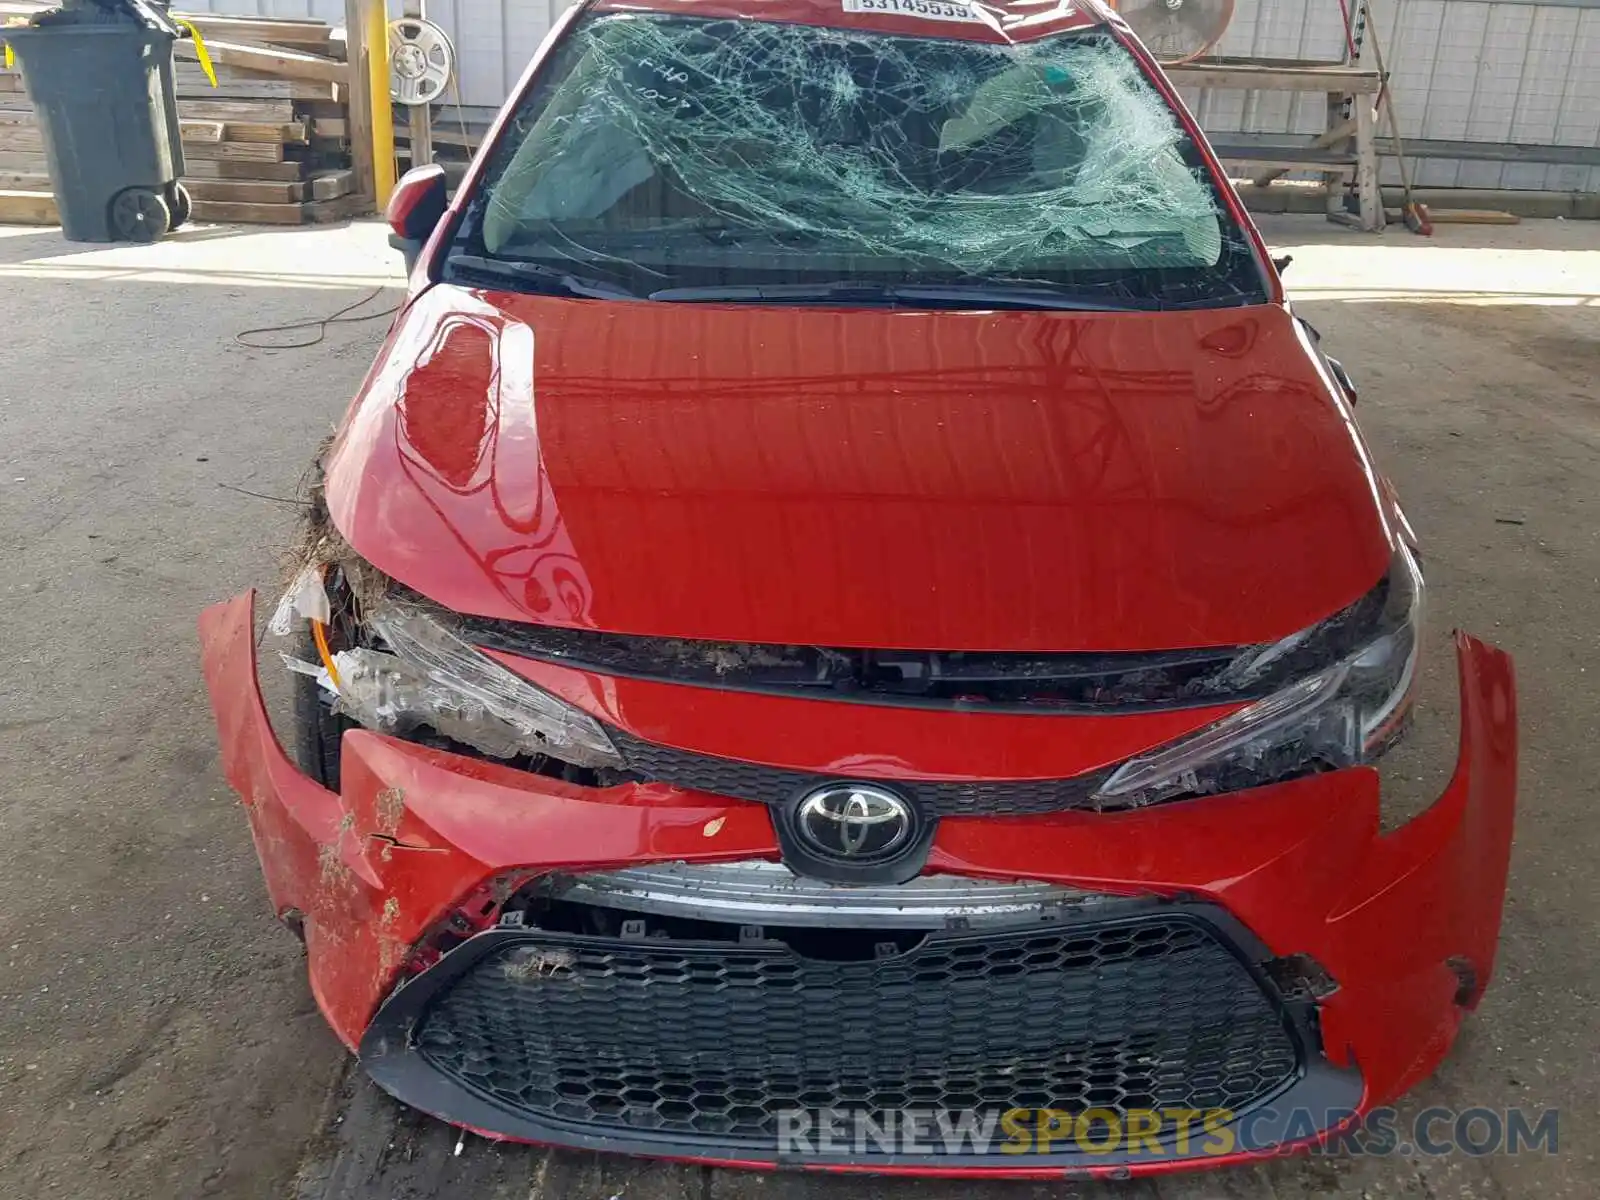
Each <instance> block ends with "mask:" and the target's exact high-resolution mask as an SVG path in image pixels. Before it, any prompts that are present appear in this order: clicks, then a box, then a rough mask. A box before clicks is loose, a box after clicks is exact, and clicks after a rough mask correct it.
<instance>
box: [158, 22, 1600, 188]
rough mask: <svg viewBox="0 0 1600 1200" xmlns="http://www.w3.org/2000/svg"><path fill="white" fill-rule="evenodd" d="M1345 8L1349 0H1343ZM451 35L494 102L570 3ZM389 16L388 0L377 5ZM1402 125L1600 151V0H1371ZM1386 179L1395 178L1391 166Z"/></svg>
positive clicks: (1532, 179) (473, 90)
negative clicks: (1536, 0) (383, 5)
mask: <svg viewBox="0 0 1600 1200" xmlns="http://www.w3.org/2000/svg"><path fill="white" fill-rule="evenodd" d="M1351 2H1352V3H1353V0H1351ZM426 3H427V12H428V15H429V17H430V18H431V19H433V20H435V21H437V22H439V24H440V25H442V26H443V27H444V28H445V29H446V30H448V31H449V33H450V35H451V37H452V38H453V39H454V40H455V43H456V48H457V53H458V55H459V58H460V63H461V93H462V94H461V100H462V103H463V104H465V105H466V106H468V107H469V108H486V109H492V108H495V107H497V106H498V105H499V104H500V102H501V101H502V100H503V99H504V98H505V95H506V93H507V92H508V91H509V90H510V88H511V86H512V85H513V84H514V83H515V82H516V80H517V77H518V76H519V75H520V74H521V72H522V69H523V67H524V66H525V65H526V64H527V61H528V58H529V57H530V56H531V55H532V54H533V51H534V49H535V48H536V47H537V46H538V44H539V41H540V39H541V38H543V36H544V34H545V32H546V30H548V29H549V27H550V24H551V22H552V21H553V20H554V19H555V17H556V15H557V14H559V13H560V12H561V11H562V10H563V9H565V8H566V7H567V3H568V0H426ZM1236 4H1237V7H1236V10H1235V13H1234V19H1233V23H1232V25H1231V26H1230V27H1229V29H1228V33H1227V34H1226V36H1225V37H1224V38H1223V40H1222V44H1221V46H1220V47H1219V52H1220V53H1223V54H1229V55H1254V56H1258V57H1266V58H1304V59H1336V58H1338V57H1339V53H1340V47H1341V44H1342V42H1343V39H1344V25H1343V22H1342V19H1341V17H1340V9H1339V0H1236ZM179 7H183V8H190V9H202V10H211V11H215V12H231V13H255V14H261V15H269V16H283V17H305V16H314V17H320V18H322V19H324V20H328V21H331V22H334V23H335V24H342V23H343V20H344V0H180V5H179ZM389 7H390V9H391V10H392V11H393V12H395V13H396V14H398V12H399V10H400V3H399V0H389ZM1375 7H1376V9H1377V12H1378V31H1379V34H1380V36H1381V38H1382V45H1383V49H1384V56H1385V58H1386V60H1387V61H1388V64H1389V67H1390V70H1391V71H1392V72H1393V78H1394V87H1395V95H1396V97H1397V99H1398V103H1399V108H1400V115H1401V118H1402V120H1401V133H1402V135H1403V136H1405V137H1409V138H1426V139H1430V140H1436V141H1457V142H1459V141H1473V142H1515V143H1521V144H1525V145H1546V146H1549V145H1557V146H1576V147H1584V148H1588V149H1595V148H1600V0H1553V2H1551V3H1542V4H1540V3H1528V2H1526V0H1393V2H1387V3H1386V2H1384V0H1377V3H1376V5H1375ZM1190 103H1191V104H1193V105H1194V107H1195V109H1196V112H1197V113H1198V115H1199V117H1200V120H1201V124H1202V125H1203V126H1204V127H1205V129H1206V130H1207V131H1208V132H1210V133H1214V134H1222V133H1240V132H1243V133H1259V134H1306V135H1308V136H1309V135H1310V134H1313V133H1315V132H1317V131H1318V130H1320V129H1321V128H1322V121H1323V113H1324V110H1325V101H1324V99H1323V97H1321V96H1316V95H1311V94H1299V95H1296V94H1291V93H1287V92H1236V91H1235V92H1211V93H1206V94H1201V95H1199V96H1191V97H1190ZM1384 174H1385V178H1386V179H1387V180H1389V181H1391V182H1393V181H1398V173H1397V171H1396V168H1395V164H1394V163H1393V162H1388V163H1386V164H1385V167H1384ZM1414 178H1415V179H1416V181H1417V182H1418V183H1419V184H1422V185H1426V186H1436V187H1451V186H1461V187H1508V188H1534V189H1538V188H1548V189H1552V190H1557V191H1600V166H1588V165H1558V164H1547V163H1526V162H1522V163H1515V162H1514V163H1499V162H1477V161H1469V160H1450V159H1437V158H1434V159H1423V160H1417V161H1416V163H1415V166H1414Z"/></svg>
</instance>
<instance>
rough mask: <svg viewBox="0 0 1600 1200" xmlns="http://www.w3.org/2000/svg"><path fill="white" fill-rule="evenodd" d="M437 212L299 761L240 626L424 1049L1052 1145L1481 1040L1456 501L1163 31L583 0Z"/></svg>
mask: <svg viewBox="0 0 1600 1200" xmlns="http://www.w3.org/2000/svg"><path fill="white" fill-rule="evenodd" d="M390 216H391V222H392V223H393V224H394V225H395V227H396V240H397V241H398V242H399V243H400V244H402V245H403V246H405V248H406V249H407V250H408V253H409V255H410V257H411V258H412V260H413V262H414V267H413V270H412V273H411V283H410V289H409V293H408V297H407V300H406V303H405V306H404V308H403V310H402V312H401V313H400V315H399V317H398V318H397V319H396V321H395V324H394V328H393V330H392V332H391V333H390V335H389V338H388V341H387V343H386V344H385V346H384V348H383V351H382V353H381V354H380V355H379V357H378V360H377V362H376V364H375V365H374V367H373V368H372V371H371V373H370V375H369V377H368V379H367V381H366V383H365V385H364V387H363V388H362V391H361V394H360V395H359V397H358V398H357V399H356V401H355V403H354V405H353V406H352V408H351V410H350V412H349V415H348V417H347V418H346V420H345V422H344V425H343V427H342V429H341V430H340V432H339V434H338V436H337V438H336V439H335V440H334V441H333V443H332V444H331V446H330V447H329V448H328V450H327V451H326V453H325V454H324V455H323V456H322V458H321V459H320V460H319V464H318V470H317V473H316V476H315V486H314V487H313V490H312V496H311V500H312V504H311V506H310V512H311V519H310V521H309V522H308V526H307V530H306V536H305V541H304V544H303V547H302V550H301V564H300V566H301V569H300V570H299V571H298V572H297V573H296V577H295V579H294V581H293V583H292V584H291V586H290V588H289V590H288V592H287V594H286V595H285V596H284V599H283V601H282V602H281V604H280V605H279V607H278V611H277V614H276V616H275V617H274V619H273V621H272V622H271V624H272V626H273V627H274V628H275V629H276V630H277V631H278V632H281V633H286V634H288V635H290V636H292V637H294V638H295V639H296V648H297V650H298V652H297V653H291V654H287V655H285V656H284V657H285V659H286V660H287V662H288V665H289V667H290V668H291V669H292V670H294V671H295V672H296V673H297V674H296V683H297V686H298V689H299V690H298V692H297V704H296V712H295V720H296V724H297V728H296V729H295V730H294V734H293V737H292V738H290V739H287V740H290V741H292V742H293V745H294V747H295V750H294V755H293V757H291V756H290V755H289V754H287V753H286V752H285V751H284V749H282V748H281V747H280V743H279V741H278V740H277V738H276V736H275V734H274V731H273V729H272V727H271V725H270V724H269V721H268V717H267V714H266V711H265V709H264V707H263V704H262V700H261V696H260V692H259V690H258V687H257V681H256V674H255V660H254V638H253V619H252V605H251V600H250V598H249V597H248V596H245V597H240V598H238V599H236V600H233V601H231V602H229V603H226V604H222V605H219V606H217V607H215V608H212V609H210V610H208V611H207V612H206V613H205V615H204V616H203V617H202V619H201V632H202V637H203V641H204V658H205V674H206V679H207V682H208V684H209V686H210V691H211V697H212V703H213V705H214V708H215V710H216V716H217V724H218V728H219V731H220V734H221V744H222V756H223V762H224V764H225V767H226V771H227V774H228V778H229V780H230V781H231V782H232V784H233V785H234V786H235V787H236V788H237V789H238V791H239V793H240V795H241V796H242V798H243V801H244V805H245V808H246V811H247V813H248V816H249V819H250V825H251V829H252V832H253V833H254V836H255V842H256V846H257V849H258V850H259V853H260V856H261V861H262V866H263V868H264V870H265V872H266V878H267V885H268V889H269V891H270V893H271V898H272V903H273V904H274V906H275V907H276V909H277V912H278V913H279V915H280V916H282V917H283V919H284V920H285V921H287V922H289V923H291V924H292V925H293V926H294V927H296V928H297V929H298V930H300V931H301V933H302V934H303V936H304V938H305V943H306V948H307V953H308V958H309V964H310V975H311V984H312V987H313V989H314V991H315V993H316V997H317V1001H318V1003H319V1004H320V1005H321V1007H322V1010H323V1012H324V1013H325V1014H326V1015H327V1018H328V1020H329V1021H330V1023H331V1024H332V1026H333V1028H334V1029H335V1030H336V1031H337V1032H338V1034H339V1036H340V1037H341V1038H342V1039H343V1040H344V1042H345V1043H346V1044H347V1045H348V1046H350V1047H351V1048H352V1049H353V1050H355V1051H356V1052H357V1053H358V1054H359V1055H360V1057H361V1061H362V1064H363V1065H364V1066H365V1068H366V1069H367V1070H368V1071H369V1072H370V1073H371V1074H372V1076H373V1077H374V1078H375V1079H376V1080H377V1081H378V1082H379V1083H380V1084H381V1085H382V1086H383V1087H385V1088H386V1089H388V1090H389V1091H390V1092H392V1093H393V1094H394V1095H396V1096H398V1097H399V1098H400V1099H402V1100H404V1101H407V1102H408V1103H410V1104H413V1105H416V1106H418V1107H420V1108H423V1109H425V1110H427V1111H428V1112H431V1113H434V1114H437V1115H438V1116H440V1117H442V1118H444V1119H445V1120H448V1121H452V1122H455V1123H457V1124H460V1125H463V1126H466V1127H469V1128H473V1129H477V1130H479V1131H481V1132H483V1133H486V1134H487V1135H489V1136H492V1137H506V1138H515V1139H525V1140H531V1141H538V1142H548V1143H556V1144H562V1145H569V1146H579V1147H592V1148H600V1149H613V1150H621V1151H626V1152H630V1153H638V1154H650V1155H662V1156H668V1157H680V1158H693V1159H700V1160H709V1161H718V1162H724V1163H735V1164H743V1165H752V1166H759V1165H767V1166H770V1165H774V1164H781V1165H798V1166H804V1167H816V1168H822V1169H835V1170H880V1171H881V1170H892V1171H912V1172H926V1173H939V1172H945V1173H964V1172H993V1173H1011V1174H1034V1175H1040V1176H1058V1175H1060V1174H1061V1172H1062V1171H1063V1170H1077V1169H1081V1170H1091V1171H1124V1170H1128V1169H1132V1170H1141V1169H1161V1168H1170V1167H1172V1166H1175V1165H1190V1164H1198V1163H1215V1162H1221V1161H1226V1160H1229V1159H1236V1158H1239V1157H1244V1156H1249V1155H1253V1154H1261V1153H1270V1152H1275V1151H1277V1150H1280V1149H1289V1148H1295V1147H1298V1146H1305V1145H1309V1144H1312V1143H1314V1142H1316V1141H1318V1140H1320V1139H1326V1138H1327V1137H1329V1136H1330V1135H1331V1134H1333V1133H1334V1132H1336V1131H1339V1130H1343V1129H1345V1128H1348V1127H1349V1125H1350V1123H1351V1122H1352V1121H1353V1120H1356V1119H1359V1116H1360V1114H1362V1113H1364V1112H1366V1111H1367V1110H1369V1109H1371V1108H1372V1107H1373V1106H1375V1105H1379V1104H1383V1103H1386V1102H1388V1101H1389V1100H1391V1099H1393V1098H1395V1097H1396V1096H1398V1095H1399V1094H1400V1093H1402V1092H1403V1091H1405V1090H1406V1089H1407V1088H1409V1087H1410V1086H1411V1085H1413V1084H1414V1083H1416V1082H1417V1081H1418V1080H1419V1079H1421V1078H1422V1077H1423V1076H1425V1075H1426V1074H1427V1073H1428V1072H1429V1071H1430V1070H1432V1068H1433V1067H1434V1066H1435V1065H1436V1064H1437V1063H1438V1061H1439V1060H1440V1058H1441V1057H1442V1056H1443V1055H1444V1053H1445V1052H1446V1050H1447V1048H1448V1047H1449V1045H1450V1043H1451V1041H1452V1039H1453V1037H1454V1035H1455V1032H1456V1029H1457V1027H1458V1025H1459V1024H1460V1022H1461V1020H1462V1018H1463V1015H1464V1013H1465V1012H1466V1011H1467V1010H1468V1009H1470V1008H1471V1007H1472V1006H1473V1005H1475V1004H1476V1003H1477V1001H1478V999H1479V997H1480V996H1481V994H1482V992H1483V989H1484V986H1485V985H1486V983H1487V981H1488V979H1489V976H1490V971H1491V967H1492V963H1493V958H1494V950H1495V942H1496V937H1497V932H1498V927H1499V921H1500V908H1501V902H1502V896H1503V892H1504V887H1505V876H1506V867H1507V857H1508V852H1509V845H1510V839H1511V825H1512V809H1513V798H1514V788H1515V758H1516V731H1515V700H1514V692H1513V684H1512V672H1511V664H1510V662H1509V661H1508V659H1507V658H1506V657H1505V655H1503V654H1502V653H1500V652H1499V651H1497V650H1494V649H1492V648H1491V647H1489V646H1486V645H1484V644H1483V643H1481V642H1478V641H1476V640H1474V639H1472V638H1470V637H1467V636H1464V635H1461V636H1458V637H1457V639H1456V648H1457V654H1458V657H1459V679H1460V701H1461V702H1460V711H1461V735H1460V750H1459V759H1458V762H1457V765H1456V768H1455V773H1454V776H1453V779H1452V780H1451V782H1450V783H1449V785H1448V787H1447V788H1446V789H1445V791H1444V793H1443V794H1442V795H1441V796H1439V797H1438V799H1437V800H1436V801H1434V802H1433V803H1432V804H1431V805H1430V806H1428V807H1426V809H1425V810H1424V811H1422V812H1421V813H1420V815H1417V816H1415V817H1414V819H1411V820H1409V821H1408V822H1406V823H1403V824H1400V825H1399V826H1398V827H1396V828H1392V829H1390V828H1386V826H1385V825H1384V824H1380V809H1381V806H1382V805H1383V804H1384V803H1385V800H1386V796H1385V780H1384V766H1385V763H1384V755H1385V753H1386V751H1387V750H1389V748H1390V747H1391V746H1393V745H1394V744H1395V743H1396V742H1397V740H1398V739H1400V738H1401V737H1402V735H1403V734H1404V733H1405V731H1406V729H1407V725H1408V718H1409V715H1410V712H1411V709H1412V698H1413V693H1414V690H1415V681H1416V679H1417V677H1418V666H1417V664H1418V657H1419V653H1420V650H1421V641H1420V637H1419V628H1420V621H1421V617H1422V610H1423V582H1422V577H1421V574H1420V572H1419V569H1418V559H1417V555H1416V553H1415V549H1414V546H1413V545H1412V537H1411V534H1410V530H1409V526H1408V525H1407V524H1406V521H1405V519H1404V517H1403V516H1402V515H1401V513H1400V511H1399V509H1398V507H1397V506H1396V504H1395V501H1394V498H1393V495H1392V492H1391V490H1390V489H1389V488H1388V486H1387V484H1386V483H1385V481H1384V480H1383V479H1382V478H1381V477H1380V476H1379V475H1378V474H1377V473H1376V471H1375V469H1374V467H1373V464H1372V462H1371V459H1370V456H1369V454H1368V452H1367V449H1366V447H1365V445H1364V444H1363V442H1362V439H1361V435H1360V433H1359V432H1358V431H1357V429H1356V426H1355V423H1354V419H1353V417H1352V411H1351V407H1350V406H1351V402H1352V401H1353V398H1354V397H1353V394H1352V393H1351V392H1350V391H1349V387H1348V381H1347V380H1346V377H1345V376H1344V374H1343V372H1342V371H1341V370H1340V369H1339V368H1338V367H1337V365H1336V364H1333V363H1331V362H1330V360H1328V359H1327V358H1325V357H1324V356H1323V355H1322V353H1321V352H1320V350H1319V349H1318V347H1317V344H1316V339H1315V335H1314V334H1311V333H1310V332H1309V331H1308V330H1307V328H1306V327H1305V326H1304V325H1302V324H1301V323H1300V322H1298V321H1297V319H1296V318H1295V317H1294V316H1293V315H1292V314H1291V312H1290V310H1289V309H1288V307H1287V306H1286V304H1285V302H1284V298H1283V293H1282V290H1281V286H1280V284H1279V280H1278V276H1277V273H1276V271H1275V270H1274V268H1273V265H1272V263H1271V262H1270V261H1269V259H1268V257H1267V254H1266V252H1265V250H1264V247H1263V245H1262V242H1261V239H1260V236H1259V235H1258V233H1257V232H1256V230H1255V229H1254V227H1253V226H1252V224H1251V223H1250V221H1249V220H1248V218H1247V217H1246V216H1245V214H1244V213H1243V211H1242V210H1241V208H1240V206H1239V203H1238V200H1237V197H1236V196H1235V194H1234V193H1233V191H1232V190H1231V189H1230V188H1229V186H1228V185H1227V183H1226V180H1225V178H1224V177H1223V176H1222V175H1221V174H1220V172H1219V169H1218V166H1217V163H1216V161H1215V159H1214V158H1213V156H1212V154H1211V152H1210V151H1209V149H1208V148H1207V146H1206V144H1205V142H1204V140H1203V139H1202V138H1201V137H1200V135H1199V134H1198V132H1197V131H1196V128H1195V125H1194V122H1193V120H1192V119H1191V117H1190V116H1189V114H1188V113H1187V112H1186V111H1185V110H1184V108H1183V106H1182V105H1181V104H1180V103H1179V101H1178V99H1177V98H1176V96H1175V94H1174V93H1173V91H1172V88H1171V86H1170V84H1169V83H1168V82H1167V81H1166V79H1165V77H1164V76H1163V75H1162V74H1161V72H1160V71H1159V69H1157V68H1156V67H1155V66H1154V65H1153V64H1152V62H1151V60H1150V59H1149V57H1148V56H1147V55H1146V54H1145V52H1144V51H1143V49H1142V48H1141V47H1140V46H1139V45H1138V44H1137V43H1136V42H1135V41H1134V40H1133V39H1132V38H1131V36H1130V35H1129V33H1128V31H1127V30H1126V29H1125V28H1124V27H1123V26H1122V24H1121V23H1120V22H1119V21H1118V20H1117V18H1116V17H1115V15H1114V14H1112V13H1110V12H1109V11H1108V10H1105V9H1103V8H1101V7H1099V5H1098V4H1097V3H1095V2H1094V0H1084V2H1081V3H1080V2H1076V0H1074V2H1072V3H1057V2H1056V0H1043V2H1040V0H1003V2H1001V3H982V4H976V3H974V4H969V3H966V2H964V0H769V2H765V3H757V2H755V0H597V2H589V3H584V4H580V5H579V6H578V7H577V8H576V9H574V10H573V11H572V12H570V13H569V14H568V15H567V17H566V18H565V19H563V21H562V22H561V23H560V25H559V27H558V28H557V29H556V30H555V31H554V32H553V33H552V35H551V36H550V38H549V39H548V40H547V42H546V43H545V46H544V48H543V49H542V50H541V51H540V53H539V54H538V56H537V57H536V59H535V61H534V63H533V64H532V66H531V67H530V69H529V71H528V73H527V75H526V77H525V78H524V80H523V81H522V84H521V85H520V86H519V88H518V89H517V92H516V95H515V96H514V98H513V99H512V100H511V101H510V103H509V104H508V105H507V107H506V110H505V112H504V114H503V115H502V117H501V118H500V120H499V122H498V124H497V126H496V128H495V129H494V131H493V133H492V135H491V136H490V138H489V141H488V144H487V146H486V147H485V148H484V150H483V152H482V153H481V154H480V155H479V157H478V159H477V161H476V162H475V163H474V164H473V167H472V169H471V170H470V172H469V174H468V176H467V178H466V180H465V183H464V184H463V186H462V187H461V188H460V190H459V191H458V192H457V194H456V196H455V198H454V201H453V202H452V203H450V204H448V206H447V204H446V201H445V195H444V184H443V178H442V176H441V175H440V174H439V173H438V172H437V171H436V170H435V171H431V172H430V171H428V170H424V171H422V172H418V173H414V174H413V175H411V176H409V177H408V178H407V179H406V180H405V181H404V182H403V184H402V186H401V187H400V189H399V191H398V192H397V194H396V198H395V201H394V203H393V205H392V206H391V211H390ZM273 665H274V667H276V656H274V664H273ZM285 732H286V733H287V731H285ZM1183 1114H1189V1116H1187V1117H1186V1116H1184V1115H1183ZM1186 1122H1187V1123H1186ZM1191 1125H1192V1127H1193V1129H1191V1128H1190V1126H1191ZM1202 1126H1203V1127H1204V1128H1205V1130H1206V1131H1207V1133H1208V1134H1209V1135H1210V1136H1209V1137H1207V1138H1200V1137H1191V1136H1190V1134H1191V1132H1193V1130H1198V1129H1199V1128H1201V1127H1202ZM863 1131H865V1134H864V1135H863ZM930 1131H932V1136H930Z"/></svg>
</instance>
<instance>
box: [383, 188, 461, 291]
mask: <svg viewBox="0 0 1600 1200" xmlns="http://www.w3.org/2000/svg"><path fill="white" fill-rule="evenodd" d="M448 207H450V199H449V196H448V195H447V194H446V189H445V181H444V168H443V167H441V166H439V165H438V164H437V163H434V164H432V165H431V166H426V167H416V168H414V169H413V170H410V171H407V172H406V173H405V174H404V175H402V176H401V177H400V182H399V183H397V184H395V187H394V191H393V193H391V194H390V196H389V207H388V208H387V209H386V210H385V211H384V214H383V215H384V219H385V220H387V221H388V222H389V245H391V246H393V247H394V248H395V249H396V250H398V251H400V253H402V254H403V255H405V259H406V270H407V271H408V272H409V271H410V270H411V268H412V267H414V266H415V265H416V262H417V256H418V255H419V254H421V253H422V247H423V246H424V245H425V244H426V243H427V241H428V235H429V234H431V233H432V232H433V230H434V226H436V225H438V224H439V219H440V218H441V217H443V216H444V212H445V209H447V208H448Z"/></svg>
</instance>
